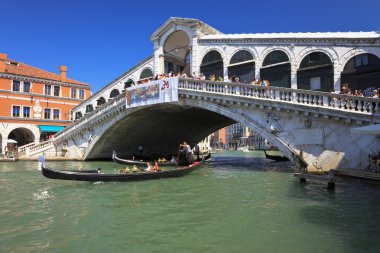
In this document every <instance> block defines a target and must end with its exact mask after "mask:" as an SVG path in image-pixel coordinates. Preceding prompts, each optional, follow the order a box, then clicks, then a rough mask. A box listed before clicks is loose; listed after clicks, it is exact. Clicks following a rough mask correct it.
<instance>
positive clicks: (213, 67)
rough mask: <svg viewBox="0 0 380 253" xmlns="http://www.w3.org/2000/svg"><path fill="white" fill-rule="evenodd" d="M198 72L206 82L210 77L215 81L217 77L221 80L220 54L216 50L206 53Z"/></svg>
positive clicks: (221, 61) (221, 62) (221, 60)
mask: <svg viewBox="0 0 380 253" xmlns="http://www.w3.org/2000/svg"><path fill="white" fill-rule="evenodd" d="M200 71H201V73H203V74H204V75H205V76H206V79H208V80H210V76H211V75H214V76H215V79H216V80H218V78H219V77H221V78H223V76H224V75H223V58H222V56H221V55H220V53H219V52H218V51H216V50H211V51H210V52H208V53H207V54H206V55H205V56H204V57H203V59H202V63H201V68H200Z"/></svg>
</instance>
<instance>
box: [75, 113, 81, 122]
mask: <svg viewBox="0 0 380 253" xmlns="http://www.w3.org/2000/svg"><path fill="white" fill-rule="evenodd" d="M82 117H83V115H82V112H76V113H75V120H77V119H80V118H82Z"/></svg>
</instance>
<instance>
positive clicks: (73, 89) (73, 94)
mask: <svg viewBox="0 0 380 253" xmlns="http://www.w3.org/2000/svg"><path fill="white" fill-rule="evenodd" d="M71 98H77V89H75V88H71Z"/></svg>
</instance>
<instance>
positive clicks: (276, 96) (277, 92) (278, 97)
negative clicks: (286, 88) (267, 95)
mask: <svg viewBox="0 0 380 253" xmlns="http://www.w3.org/2000/svg"><path fill="white" fill-rule="evenodd" d="M274 99H275V100H281V95H280V91H279V90H275V91H274Z"/></svg>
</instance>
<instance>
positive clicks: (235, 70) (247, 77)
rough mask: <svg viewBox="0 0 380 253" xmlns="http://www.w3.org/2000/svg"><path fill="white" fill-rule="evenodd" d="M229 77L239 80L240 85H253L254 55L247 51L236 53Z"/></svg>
mask: <svg viewBox="0 0 380 253" xmlns="http://www.w3.org/2000/svg"><path fill="white" fill-rule="evenodd" d="M228 77H229V78H232V79H233V80H234V79H235V78H239V82H240V83H251V82H252V80H253V79H254V78H255V61H254V60H253V56H252V54H251V53H250V52H249V51H247V50H240V51H238V52H236V53H235V54H234V55H233V56H232V58H231V60H230V65H229V66H228Z"/></svg>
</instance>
